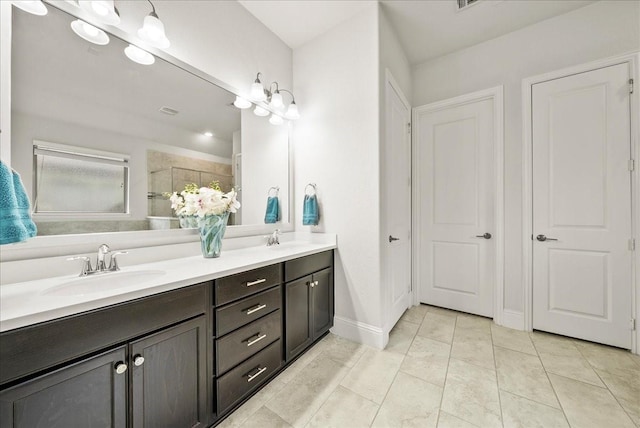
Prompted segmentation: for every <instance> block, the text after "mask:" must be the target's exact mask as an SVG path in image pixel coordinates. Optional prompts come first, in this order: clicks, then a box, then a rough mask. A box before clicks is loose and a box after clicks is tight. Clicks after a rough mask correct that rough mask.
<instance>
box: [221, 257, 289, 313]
mask: <svg viewBox="0 0 640 428" xmlns="http://www.w3.org/2000/svg"><path fill="white" fill-rule="evenodd" d="M281 282H282V265H281V264H276V265H271V266H265V267H263V268H259V269H254V270H250V271H247V272H242V273H238V274H236V275H231V276H227V277H224V278H220V279H216V285H215V293H214V294H215V304H216V305H224V304H225V303H228V302H231V301H234V300H238V299H241V298H243V297H245V296H250V295H251V294H254V293H257V292H259V291H262V290H266V289H267V288H269V287H272V286H274V285H276V284H280V283H281Z"/></svg>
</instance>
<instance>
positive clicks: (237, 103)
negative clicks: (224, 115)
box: [233, 96, 253, 109]
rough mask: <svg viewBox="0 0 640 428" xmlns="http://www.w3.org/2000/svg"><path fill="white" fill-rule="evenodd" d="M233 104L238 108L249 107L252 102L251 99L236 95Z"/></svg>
mask: <svg viewBox="0 0 640 428" xmlns="http://www.w3.org/2000/svg"><path fill="white" fill-rule="evenodd" d="M233 105H234V106H236V107H238V108H241V109H245V108H249V107H251V106H252V105H253V104H251V101H249V100H245V99H244V98H242V97H241V96H236V100H235V101H234V102H233Z"/></svg>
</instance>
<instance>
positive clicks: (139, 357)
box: [133, 354, 144, 367]
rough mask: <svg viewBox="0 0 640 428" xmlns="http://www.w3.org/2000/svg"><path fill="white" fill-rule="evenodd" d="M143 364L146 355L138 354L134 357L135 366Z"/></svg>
mask: <svg viewBox="0 0 640 428" xmlns="http://www.w3.org/2000/svg"><path fill="white" fill-rule="evenodd" d="M143 364H144V357H143V356H142V355H140V354H138V355H136V356H135V357H133V365H134V366H136V367H140V366H141V365H143Z"/></svg>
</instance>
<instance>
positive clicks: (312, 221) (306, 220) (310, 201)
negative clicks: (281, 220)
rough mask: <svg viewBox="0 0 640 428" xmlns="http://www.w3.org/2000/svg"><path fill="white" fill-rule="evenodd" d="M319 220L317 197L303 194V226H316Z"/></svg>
mask: <svg viewBox="0 0 640 428" xmlns="http://www.w3.org/2000/svg"><path fill="white" fill-rule="evenodd" d="M319 220H320V213H319V211H318V199H317V198H316V195H304V205H303V207H302V224H303V225H305V226H317V225H318V222H319Z"/></svg>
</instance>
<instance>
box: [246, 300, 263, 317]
mask: <svg viewBox="0 0 640 428" xmlns="http://www.w3.org/2000/svg"><path fill="white" fill-rule="evenodd" d="M266 307H267V305H261V304H259V303H258V304H257V305H255V306H253V307H251V308H249V309H247V312H246V313H247V315H251V314H252V313H254V312H258V311H261V310H262V309H264V308H266Z"/></svg>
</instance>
